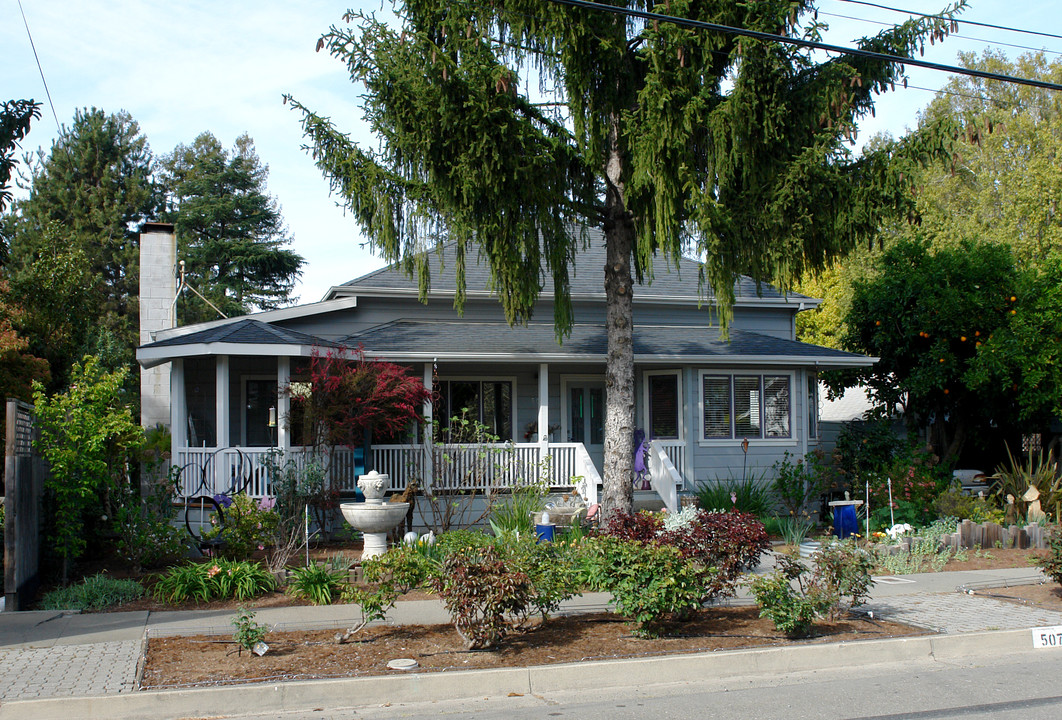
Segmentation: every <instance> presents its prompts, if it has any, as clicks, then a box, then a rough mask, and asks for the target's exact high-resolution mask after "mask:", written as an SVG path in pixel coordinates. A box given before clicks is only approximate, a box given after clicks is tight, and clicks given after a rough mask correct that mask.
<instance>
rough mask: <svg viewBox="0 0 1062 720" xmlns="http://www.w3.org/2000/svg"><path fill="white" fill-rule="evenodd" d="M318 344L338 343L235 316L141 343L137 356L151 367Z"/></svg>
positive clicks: (305, 350)
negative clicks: (221, 322)
mask: <svg viewBox="0 0 1062 720" xmlns="http://www.w3.org/2000/svg"><path fill="white" fill-rule="evenodd" d="M315 347H337V344H336V343H334V342H332V341H330V340H325V339H323V338H319V337H317V336H316V335H309V334H307V333H304V332H299V331H297V330H291V329H289V328H285V327H280V326H277V325H270V324H269V323H264V322H262V321H261V320H254V319H251V318H236V319H234V320H233V321H232V322H230V323H228V324H226V325H215V324H213V323H211V324H210V325H209V326H208V327H206V328H204V329H202V330H198V331H196V332H191V333H187V334H184V335H177V336H173V337H168V338H166V339H164V340H159V341H157V342H153V343H148V344H147V345H142V346H140V347H139V348H138V349H137V351H136V357H137V360H139V361H140V364H141V365H142V366H144V367H152V366H154V365H158V364H159V363H163V362H166V361H168V360H173V359H175V358H179V357H198V356H202V355H268V356H274V355H280V356H285V355H286V356H300V355H309V354H310V352H311V351H312V349H313V348H315Z"/></svg>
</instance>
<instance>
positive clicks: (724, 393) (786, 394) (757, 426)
mask: <svg viewBox="0 0 1062 720" xmlns="http://www.w3.org/2000/svg"><path fill="white" fill-rule="evenodd" d="M701 392H702V399H703V413H704V415H703V428H702V439H704V440H729V439H733V438H788V437H791V436H792V430H791V421H790V418H791V417H792V407H791V403H790V376H789V375H712V374H708V373H703V374H702V375H701Z"/></svg>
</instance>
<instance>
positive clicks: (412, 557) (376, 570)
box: [336, 543, 438, 642]
mask: <svg viewBox="0 0 1062 720" xmlns="http://www.w3.org/2000/svg"><path fill="white" fill-rule="evenodd" d="M437 567H438V561H437V560H436V559H435V557H434V553H433V552H432V549H431V546H429V545H427V544H426V543H417V544H416V545H399V546H398V547H393V548H391V549H390V550H388V551H387V552H385V553H384V554H383V555H377V556H376V557H373V558H369V559H367V560H365V562H363V563H362V566H361V572H362V579H363V580H364V581H365V582H366V585H365V586H358V585H348V586H347V587H345V588H344V589H343V594H342V600H343V602H349V603H356V604H357V605H358V607H359V609H360V610H361V623H359V624H358V625H356V626H354V627H351V628H348V629H347V630H346V631H345V632H342V633H338V634H337V635H336V640H337V641H338V642H346V641H347V640H349V639H350V638H351V637H352V636H353V635H354V634H355V633H356V632H358V631H359V630H361V629H362V628H363V627H365V626H366V625H368V624H369V623H370V622H373V621H374V620H385V619H386V618H387V612H388V611H389V610H390V609H391V608H393V607H394V606H395V601H396V600H397V599H398V598H399V597H400V596H401V595H403V594H405V593H407V592H409V591H410V590H413V589H415V588H418V587H422V586H423V585H424V584H425V583H427V582H428V579H429V577H430V575H431V573H432V571H433V570H435V569H436V568H437Z"/></svg>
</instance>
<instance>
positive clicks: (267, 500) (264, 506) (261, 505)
mask: <svg viewBox="0 0 1062 720" xmlns="http://www.w3.org/2000/svg"><path fill="white" fill-rule="evenodd" d="M276 504H277V501H276V498H271V497H268V496H266V497H263V498H262V499H261V500H259V501H258V509H259V510H261V511H263V512H268V511H269V510H272V509H273V508H274V507H275V506H276Z"/></svg>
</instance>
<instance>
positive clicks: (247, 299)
mask: <svg viewBox="0 0 1062 720" xmlns="http://www.w3.org/2000/svg"><path fill="white" fill-rule="evenodd" d="M160 165H161V170H162V172H161V177H160V181H161V183H162V185H163V187H164V188H165V190H166V195H167V202H168V208H169V209H168V211H167V213H166V215H165V216H164V217H165V218H166V219H167V220H169V221H171V222H173V223H174V224H175V226H176V231H177V241H178V243H179V255H180V258H181V259H182V260H184V261H185V263H186V265H185V267H186V272H187V279H188V282H189V283H190V284H191V286H192V287H194V288H195V289H196V290H198V291H199V292H200V293H202V294H203V295H205V296H206V297H207V298H209V299H210V301H211V302H212V303H214V304H215V305H216V306H217V307H218V308H219V309H220V310H222V312H224V313H225V314H226V315H228V316H230V317H231V316H233V315H243V314H245V313H248V312H251V311H254V310H268V309H271V308H275V307H278V306H279V305H283V304H285V303H287V302H289V301H290V300H291V292H292V289H293V287H294V284H295V280H296V278H297V277H298V276H299V268H300V267H301V266H302V263H303V259H302V257H301V256H299V255H297V254H296V253H295V252H293V251H291V250H290V249H288V248H286V247H285V246H286V245H288V244H290V242H291V239H290V238H289V237H288V236H287V229H286V228H285V227H284V219H283V217H282V216H281V214H280V208H279V206H278V205H277V203H276V201H275V200H274V199H273V198H271V197H270V196H269V195H268V194H267V193H266V178H267V176H268V174H269V168H268V167H267V166H264V165H262V163H261V161H260V160H259V158H258V154H257V153H256V152H255V149H254V141H252V140H251V138H250V137H249V136H248V135H241V136H240V137H239V138H237V139H236V145H235V147H234V148H233V149H232V151H231V152H230V151H228V150H226V149H225V148H224V147H223V146H222V145H221V143H220V142H219V141H218V139H217V138H216V137H214V136H213V135H212V134H211V133H209V132H205V133H203V134H201V135H200V136H199V137H197V138H196V139H195V140H194V141H193V142H192V144H191V145H178V146H177V147H176V149H174V151H173V153H171V154H170V155H167V156H165V157H164V158H162V161H161V163H160ZM180 311H181V320H182V321H183V322H196V321H200V320H213V319H217V313H216V312H215V311H214V310H213V309H212V308H210V307H209V306H208V305H206V303H203V302H202V301H201V300H199V299H198V298H195V297H189V296H186V302H184V303H182V305H181V306H180Z"/></svg>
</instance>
